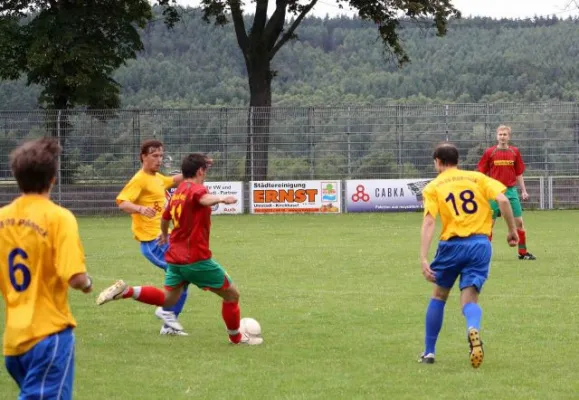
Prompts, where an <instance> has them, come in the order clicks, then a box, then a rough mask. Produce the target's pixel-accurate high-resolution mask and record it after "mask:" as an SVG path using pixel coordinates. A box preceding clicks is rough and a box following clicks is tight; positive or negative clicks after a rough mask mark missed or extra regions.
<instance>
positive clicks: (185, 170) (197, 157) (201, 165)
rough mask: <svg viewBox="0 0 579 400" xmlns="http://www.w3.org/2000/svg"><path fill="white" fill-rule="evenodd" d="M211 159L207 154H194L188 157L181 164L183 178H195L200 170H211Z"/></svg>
mask: <svg viewBox="0 0 579 400" xmlns="http://www.w3.org/2000/svg"><path fill="white" fill-rule="evenodd" d="M209 165H210V162H209V158H208V157H207V156H206V155H205V154H201V153H192V154H189V155H188V156H186V157H185V158H184V159H183V162H182V163H181V173H182V174H183V178H185V179H187V178H193V177H194V176H195V175H197V171H199V170H200V169H207V168H209Z"/></svg>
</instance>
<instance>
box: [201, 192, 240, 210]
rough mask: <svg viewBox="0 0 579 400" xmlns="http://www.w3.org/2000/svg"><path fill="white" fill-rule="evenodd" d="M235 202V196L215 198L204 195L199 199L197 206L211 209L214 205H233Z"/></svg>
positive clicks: (214, 196)
mask: <svg viewBox="0 0 579 400" xmlns="http://www.w3.org/2000/svg"><path fill="white" fill-rule="evenodd" d="M236 202H237V198H235V196H216V195H213V194H206V195H203V197H201V199H199V204H201V205H202V206H205V207H211V206H214V205H215V204H219V203H224V204H235V203H236Z"/></svg>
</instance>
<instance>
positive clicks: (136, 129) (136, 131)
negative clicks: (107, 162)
mask: <svg viewBox="0 0 579 400" xmlns="http://www.w3.org/2000/svg"><path fill="white" fill-rule="evenodd" d="M140 116H141V112H140V111H139V110H136V111H135V112H134V113H133V152H134V154H133V169H134V170H137V169H139V161H138V159H139V153H140V150H139V147H140V146H139V141H140V137H141V118H140Z"/></svg>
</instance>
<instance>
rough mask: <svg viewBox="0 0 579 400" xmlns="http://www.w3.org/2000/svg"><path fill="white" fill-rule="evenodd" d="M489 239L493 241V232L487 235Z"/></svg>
mask: <svg viewBox="0 0 579 400" xmlns="http://www.w3.org/2000/svg"><path fill="white" fill-rule="evenodd" d="M489 241H490V242H492V241H493V233H492V232H491V234H490V235H489Z"/></svg>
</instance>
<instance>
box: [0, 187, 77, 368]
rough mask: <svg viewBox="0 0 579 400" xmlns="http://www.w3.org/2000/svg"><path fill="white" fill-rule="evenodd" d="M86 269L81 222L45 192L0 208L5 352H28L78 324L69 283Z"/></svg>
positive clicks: (0, 261)
mask: <svg viewBox="0 0 579 400" xmlns="http://www.w3.org/2000/svg"><path fill="white" fill-rule="evenodd" d="M85 272H86V266H85V256H84V250H83V248H82V243H81V241H80V237H79V234H78V225H77V222H76V218H75V217H74V215H73V214H72V213H71V212H70V211H68V210H66V209H64V208H62V207H60V206H58V205H56V204H54V203H53V202H52V201H50V200H49V199H48V198H46V197H43V196H40V195H23V196H21V197H19V198H17V199H16V200H14V201H13V202H12V203H11V204H9V205H7V206H5V207H2V208H0V291H1V292H2V296H3V298H4V302H5V304H6V324H5V330H4V344H3V350H4V355H6V356H15V355H20V354H23V353H26V352H27V351H28V350H30V349H31V348H32V347H33V346H34V345H35V344H36V343H38V342H39V341H40V340H42V339H44V338H45V337H46V336H49V335H51V334H53V333H56V332H60V331H61V330H63V329H66V328H67V327H74V326H76V321H75V320H74V317H73V316H72V313H71V311H70V307H69V304H68V290H69V285H68V281H69V280H70V278H71V277H72V276H74V275H76V274H80V273H85Z"/></svg>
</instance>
